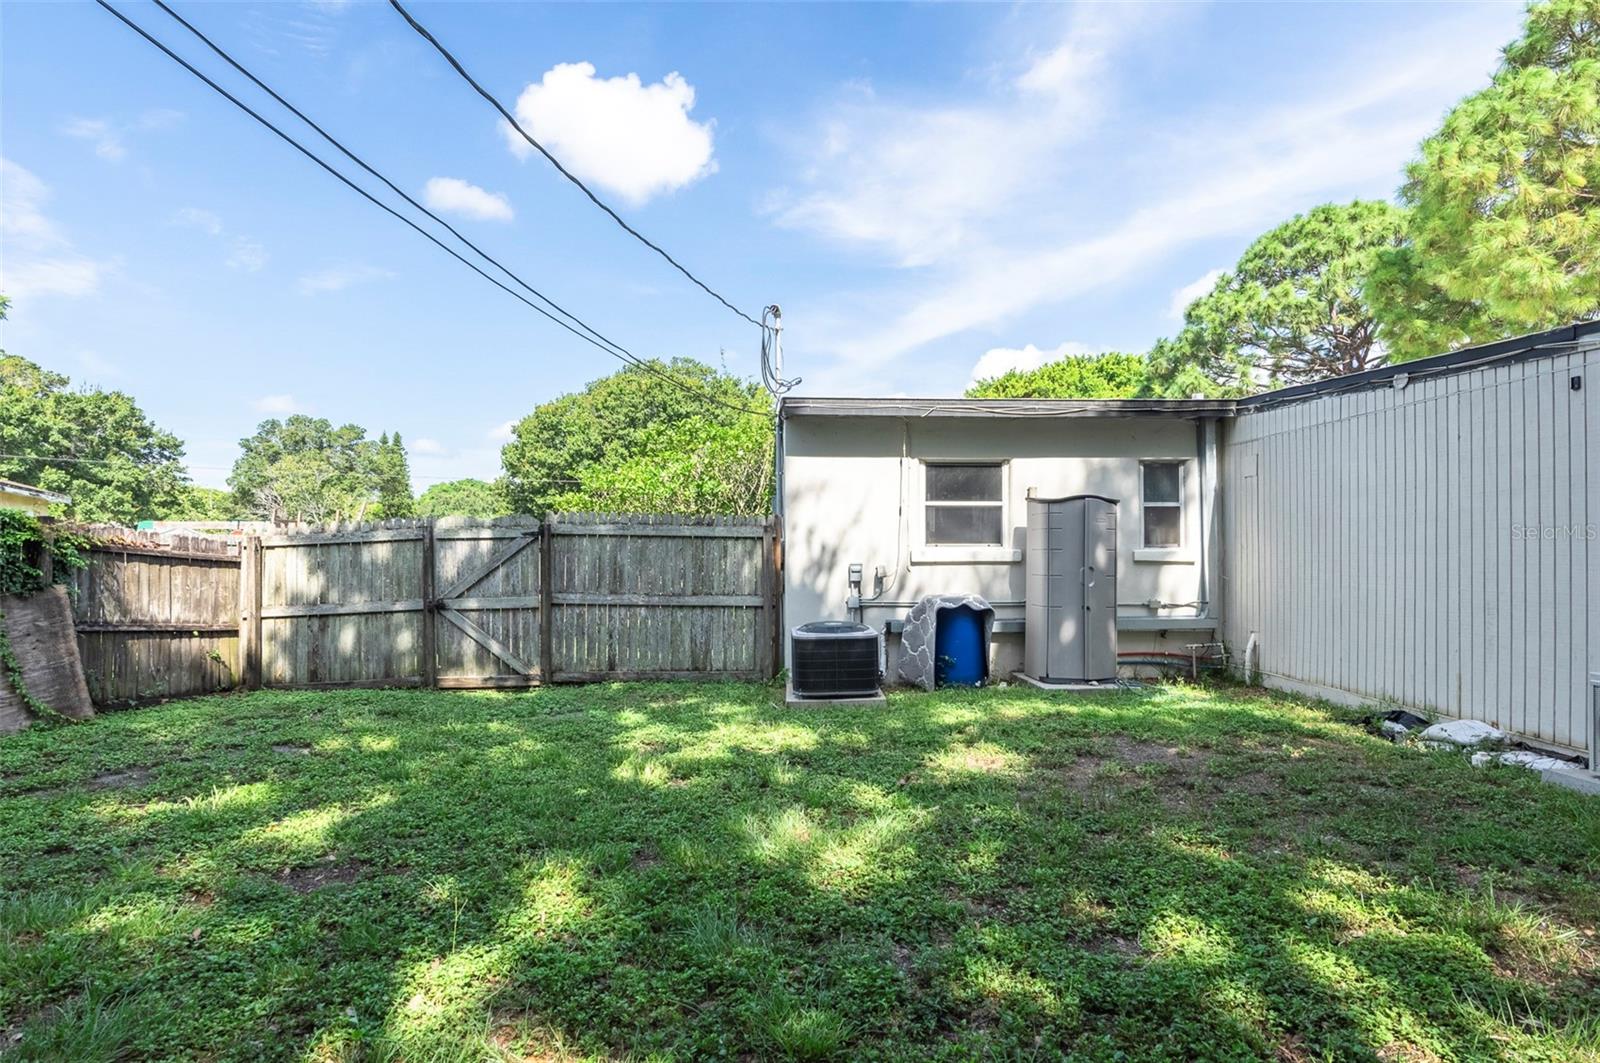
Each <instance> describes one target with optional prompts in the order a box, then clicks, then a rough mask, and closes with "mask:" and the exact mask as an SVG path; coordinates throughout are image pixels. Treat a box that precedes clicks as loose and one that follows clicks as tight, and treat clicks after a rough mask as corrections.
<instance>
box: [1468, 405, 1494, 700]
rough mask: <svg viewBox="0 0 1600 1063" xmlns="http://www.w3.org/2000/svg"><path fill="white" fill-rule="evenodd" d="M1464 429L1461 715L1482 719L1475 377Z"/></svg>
mask: <svg viewBox="0 0 1600 1063" xmlns="http://www.w3.org/2000/svg"><path fill="white" fill-rule="evenodd" d="M1466 403H1467V405H1466V410H1464V418H1466V426H1464V431H1466V435H1467V455H1469V459H1470V463H1472V464H1470V471H1469V487H1467V490H1469V491H1470V493H1469V496H1467V503H1466V512H1464V514H1462V520H1464V522H1466V527H1467V536H1469V538H1467V543H1469V549H1467V557H1466V560H1464V562H1462V570H1464V573H1462V575H1464V580H1466V586H1467V600H1466V608H1467V623H1469V626H1470V628H1469V636H1467V696H1466V700H1464V703H1462V708H1461V714H1462V716H1466V717H1475V716H1482V712H1483V706H1485V704H1486V700H1485V696H1483V671H1485V664H1486V661H1485V656H1486V652H1488V647H1486V640H1485V637H1483V631H1485V624H1483V613H1485V607H1486V602H1485V597H1486V596H1485V594H1483V588H1485V584H1486V581H1488V580H1490V567H1488V564H1486V562H1488V559H1486V557H1485V551H1483V520H1482V519H1480V515H1478V514H1482V512H1483V507H1485V504H1486V501H1488V496H1486V495H1485V490H1483V488H1485V475H1483V459H1485V448H1486V447H1485V443H1486V439H1485V435H1486V427H1485V424H1483V384H1482V381H1480V379H1477V378H1474V386H1470V387H1469V389H1467V394H1466Z"/></svg>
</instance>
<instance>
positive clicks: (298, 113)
mask: <svg viewBox="0 0 1600 1063" xmlns="http://www.w3.org/2000/svg"><path fill="white" fill-rule="evenodd" d="M154 3H155V5H156V6H157V7H159V8H160V9H161V10H162V11H164V12H166V13H167V15H168V16H170V17H171V18H172V19H173V21H175V22H177V23H178V25H180V26H182V27H183V28H184V29H186V30H188V31H189V32H190V33H192V34H194V35H195V36H196V37H198V38H199V39H200V42H201V43H202V44H204V45H205V46H206V47H207V48H210V49H211V50H212V51H213V52H215V53H216V54H217V55H218V56H219V57H220V58H221V59H222V60H223V61H224V62H226V63H227V64H228V65H229V66H231V67H233V68H234V69H235V70H237V71H238V72H239V73H241V74H243V75H244V76H245V77H247V78H249V79H250V81H251V82H253V83H254V84H255V86H256V87H257V88H259V89H260V90H261V91H262V92H265V93H266V94H267V95H268V96H271V97H272V98H273V99H274V100H276V101H277V102H278V103H279V104H281V105H282V106H283V107H284V109H286V110H287V111H289V113H291V114H293V115H294V116H295V117H296V118H298V119H300V121H302V122H304V123H305V124H306V125H308V126H310V127H311V128H312V129H314V130H315V131H316V132H317V134H318V135H319V136H321V137H322V139H323V140H326V141H327V142H328V143H329V144H331V145H333V147H334V148H336V149H337V150H338V151H339V152H341V153H342V154H343V155H344V156H345V158H347V159H349V160H350V161H351V162H353V163H355V164H356V165H357V166H359V167H361V168H362V169H363V170H365V171H366V172H367V173H369V174H371V175H372V176H373V177H376V178H377V179H378V180H379V181H381V182H383V184H384V185H385V186H387V187H388V189H389V190H390V191H391V192H393V193H394V194H395V195H397V196H399V197H400V198H401V199H403V200H405V201H406V202H407V203H409V204H411V206H412V207H414V208H416V209H417V210H419V211H421V212H422V213H423V214H426V215H427V216H428V217H430V218H432V219H433V220H434V221H435V222H437V223H438V224H439V225H441V226H443V227H444V228H445V229H446V230H448V231H449V233H450V235H452V236H454V237H455V238H456V239H457V240H460V241H461V242H462V243H463V244H466V245H467V246H468V247H470V248H471V249H472V250H473V251H475V252H477V253H478V255H479V256H480V257H482V258H483V259H484V260H485V261H487V262H490V263H492V264H493V265H494V266H495V268H497V269H498V270H500V272H501V273H504V274H505V275H506V276H507V277H509V278H511V279H512V280H513V281H514V282H516V283H517V284H519V285H521V286H522V287H523V288H524V289H526V290H527V291H528V292H530V293H531V294H533V295H534V296H535V297H537V298H538V299H540V300H541V301H542V302H544V303H545V305H547V306H549V307H551V308H552V309H554V310H555V311H556V312H557V313H559V314H561V315H562V316H564V317H566V318H567V319H568V320H570V321H572V322H573V323H575V324H577V325H578V326H579V327H580V328H583V329H584V330H586V331H588V332H589V333H590V334H591V335H592V336H594V337H595V338H596V339H598V340H600V341H601V342H603V343H605V344H607V345H608V346H611V347H615V348H616V349H617V350H619V351H622V352H623V353H624V354H627V355H628V356H629V357H635V356H634V355H633V354H632V353H631V352H630V351H628V350H627V348H625V347H623V346H622V345H621V344H620V343H617V342H616V341H614V340H611V339H609V338H607V337H606V336H604V335H602V334H600V333H599V332H596V331H595V330H593V329H591V328H589V326H588V325H587V324H585V323H584V322H583V321H581V320H579V319H578V318H577V317H574V316H573V315H572V314H570V313H568V312H567V310H566V309H565V308H563V307H562V306H560V305H559V304H557V303H556V302H554V301H553V300H551V299H550V298H549V297H548V296H546V295H545V294H544V293H543V292H541V291H539V290H538V289H537V288H534V287H533V286H532V285H530V284H528V283H527V282H526V281H524V280H523V279H522V278H521V277H518V276H517V275H516V274H515V273H513V272H511V270H509V269H507V268H506V267H505V266H504V265H502V264H501V263H500V262H499V261H498V260H496V259H495V258H493V257H492V256H491V255H490V254H489V253H488V252H486V251H485V250H483V248H481V247H479V246H478V245H477V244H475V243H473V242H472V241H471V240H469V239H467V238H466V237H465V236H463V235H462V234H461V232H460V231H459V230H458V229H456V227H455V226H453V225H451V224H450V223H449V222H448V221H446V220H445V219H443V218H441V217H439V215H437V214H435V213H434V212H433V211H431V210H429V209H428V208H427V207H425V206H423V205H422V204H421V203H418V202H417V201H416V200H415V199H413V198H411V196H410V195H408V194H407V193H406V192H405V190H404V189H402V188H400V187H399V186H398V185H396V184H395V183H394V182H393V181H391V180H389V179H388V178H387V177H385V176H384V175H383V174H381V173H379V172H378V171H377V170H376V169H374V168H373V167H372V166H370V165H368V164H367V162H366V160H364V159H362V158H361V157H360V156H359V155H357V154H356V153H355V152H353V151H351V150H350V149H349V148H347V147H345V145H344V144H343V143H341V142H340V141H339V140H338V139H337V138H336V137H334V136H333V134H331V133H329V132H328V131H327V130H326V129H323V128H322V127H321V126H320V125H318V124H317V123H316V122H314V121H312V120H311V118H310V117H309V116H307V115H306V113H305V112H304V111H302V110H300V109H299V108H298V107H296V106H295V105H294V104H292V103H290V102H289V101H288V100H286V99H284V98H283V97H282V96H280V95H278V93H277V92H275V91H274V90H273V89H272V87H271V86H270V85H268V84H267V83H266V82H264V81H262V80H261V79H260V78H258V77H256V76H255V74H253V73H251V72H250V71H249V70H247V69H246V68H245V67H244V65H243V64H241V63H240V62H239V61H238V60H236V59H234V57H233V56H231V55H229V54H228V53H227V52H226V51H225V50H223V48H222V47H221V46H220V45H218V44H217V43H216V42H215V41H213V40H212V39H211V38H210V37H207V36H206V35H205V34H204V33H202V32H201V31H200V30H199V29H198V28H196V27H195V26H194V25H193V24H192V23H191V22H189V21H188V20H187V19H185V18H184V17H183V16H182V15H180V14H178V13H177V12H176V11H174V10H173V9H172V8H170V7H168V6H167V4H166V3H165V2H164V0H154Z"/></svg>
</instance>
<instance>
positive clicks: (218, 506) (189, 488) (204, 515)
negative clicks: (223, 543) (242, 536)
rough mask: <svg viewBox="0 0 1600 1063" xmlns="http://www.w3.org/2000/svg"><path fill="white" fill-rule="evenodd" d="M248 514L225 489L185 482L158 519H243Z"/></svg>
mask: <svg viewBox="0 0 1600 1063" xmlns="http://www.w3.org/2000/svg"><path fill="white" fill-rule="evenodd" d="M248 516H249V514H248V513H247V512H246V511H245V510H243V509H241V508H240V507H239V502H238V500H237V499H236V498H234V496H233V495H232V494H230V493H228V492H227V491H221V490H218V489H217V488H215V487H201V486H199V485H198V484H185V485H184V486H183V489H182V490H181V491H179V492H178V496H177V498H176V499H175V500H174V501H173V504H172V506H171V508H169V509H168V510H167V511H166V512H165V513H163V514H162V515H161V516H160V517H159V518H157V519H159V520H222V521H228V520H245V519H247V518H248Z"/></svg>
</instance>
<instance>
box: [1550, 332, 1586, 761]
mask: <svg viewBox="0 0 1600 1063" xmlns="http://www.w3.org/2000/svg"><path fill="white" fill-rule="evenodd" d="M1568 365H1569V359H1568V358H1566V357H1561V358H1556V359H1553V360H1552V362H1551V366H1550V370H1551V371H1550V372H1549V373H1548V374H1546V375H1545V377H1544V388H1543V391H1544V393H1545V394H1547V395H1548V396H1549V397H1550V409H1551V417H1550V466H1549V476H1548V485H1547V487H1546V489H1545V494H1546V495H1547V496H1549V499H1550V519H1551V521H1552V523H1553V525H1554V527H1555V528H1556V535H1557V538H1556V539H1555V541H1554V542H1552V543H1551V547H1552V549H1551V551H1550V582H1549V583H1547V584H1546V585H1545V586H1546V587H1547V589H1548V591H1549V593H1547V594H1546V595H1545V596H1544V597H1545V599H1546V602H1547V603H1548V604H1547V606H1546V608H1547V609H1548V610H1549V613H1550V651H1549V658H1550V668H1549V670H1548V671H1547V672H1546V676H1547V682H1546V686H1547V689H1548V690H1549V692H1550V693H1549V698H1548V700H1549V702H1550V733H1551V735H1552V736H1553V737H1554V739H1555V741H1558V742H1566V743H1569V744H1570V743H1571V742H1572V741H1573V735H1574V730H1573V726H1572V717H1573V692H1574V683H1573V677H1574V675H1575V673H1577V672H1578V671H1579V670H1580V669H1579V667H1578V664H1579V662H1578V661H1577V659H1576V657H1575V656H1574V654H1573V652H1572V616H1573V610H1572V577H1573V571H1572V539H1573V526H1572V524H1573V520H1572V491H1571V480H1570V472H1569V468H1568V466H1569V465H1570V462H1571V451H1570V447H1569V441H1570V439H1571V434H1572V424H1571V406H1572V403H1571V402H1570V401H1569V400H1568V398H1567V396H1568V395H1569V394H1570V392H1569V391H1568V390H1567V366H1568Z"/></svg>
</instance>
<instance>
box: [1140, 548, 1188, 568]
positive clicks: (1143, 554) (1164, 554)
mask: <svg viewBox="0 0 1600 1063" xmlns="http://www.w3.org/2000/svg"><path fill="white" fill-rule="evenodd" d="M1133 559H1134V561H1142V562H1149V563H1152V564H1158V565H1192V564H1195V562H1196V561H1197V560H1198V558H1196V557H1195V556H1194V554H1192V553H1190V552H1189V551H1188V550H1183V549H1172V548H1169V547H1160V546H1146V547H1143V548H1141V549H1138V550H1135V551H1134V552H1133Z"/></svg>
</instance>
